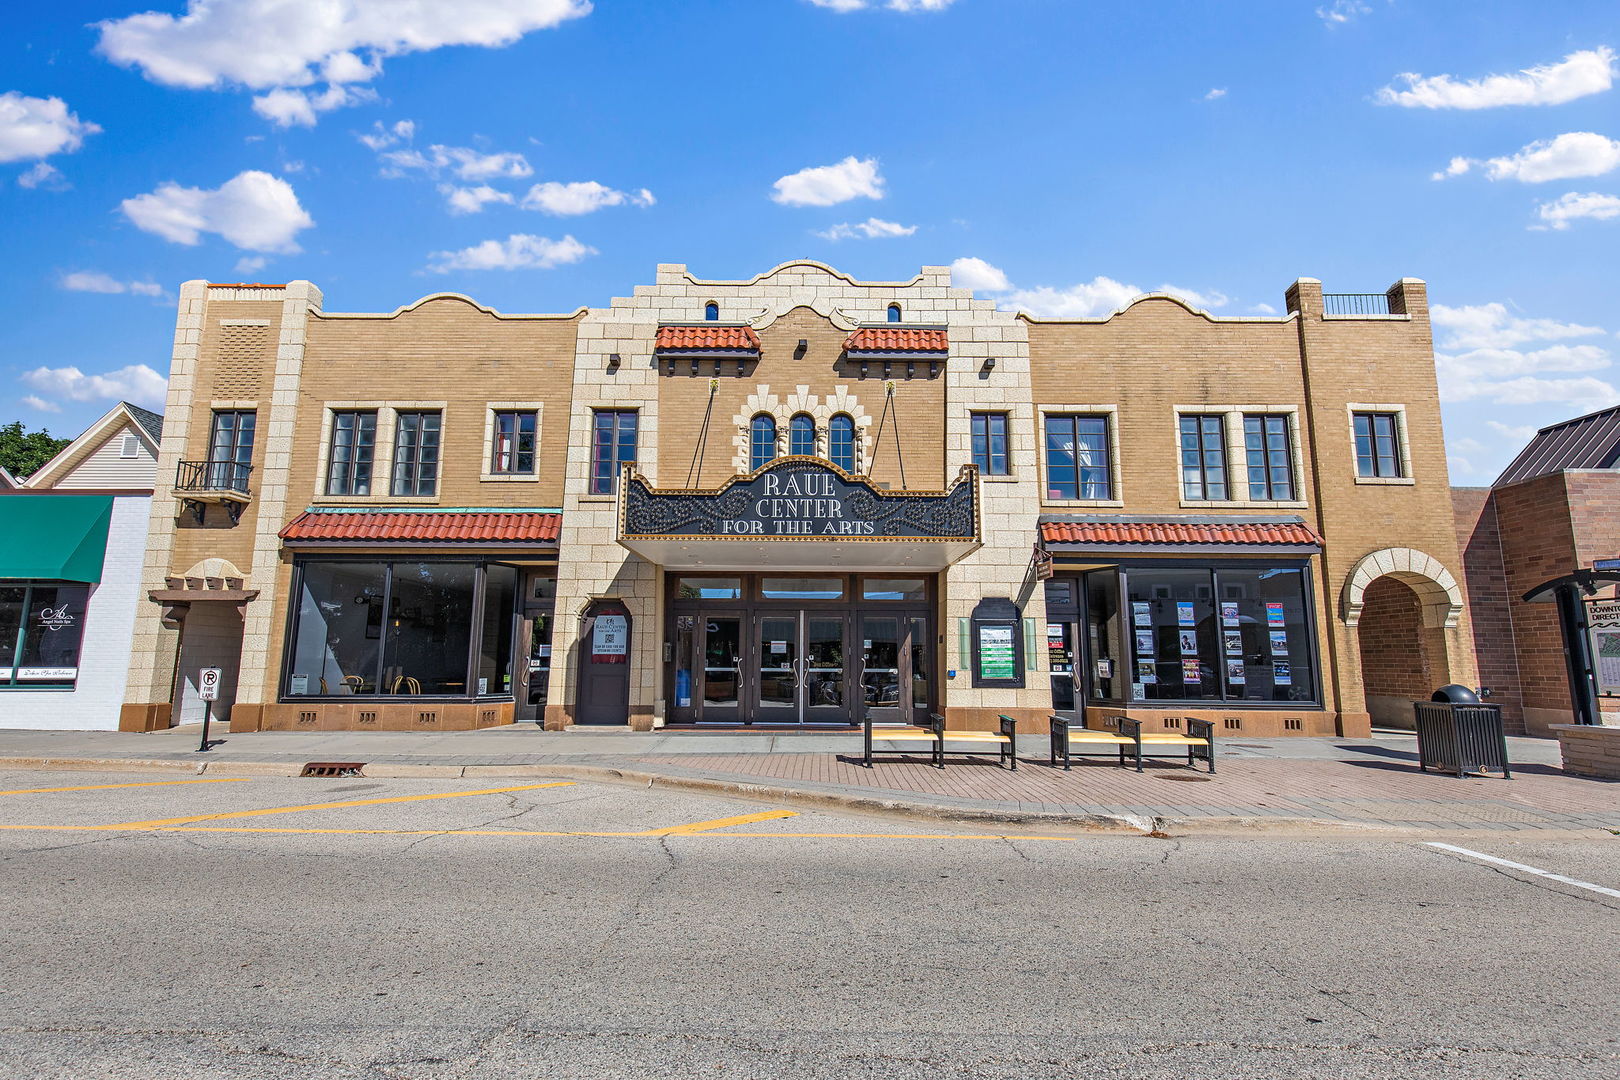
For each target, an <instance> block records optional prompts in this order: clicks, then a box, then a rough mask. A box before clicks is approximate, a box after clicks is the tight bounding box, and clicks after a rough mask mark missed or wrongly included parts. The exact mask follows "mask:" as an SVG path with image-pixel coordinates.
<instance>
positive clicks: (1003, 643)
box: [979, 626, 1018, 679]
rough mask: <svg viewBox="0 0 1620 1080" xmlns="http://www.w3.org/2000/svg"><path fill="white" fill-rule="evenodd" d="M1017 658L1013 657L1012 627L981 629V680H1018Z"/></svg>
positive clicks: (982, 627)
mask: <svg viewBox="0 0 1620 1080" xmlns="http://www.w3.org/2000/svg"><path fill="white" fill-rule="evenodd" d="M1017 677H1018V664H1017V658H1016V657H1015V656H1014V655H1013V628H1012V627H1011V626H981V627H979V678H981V679H1016V678H1017Z"/></svg>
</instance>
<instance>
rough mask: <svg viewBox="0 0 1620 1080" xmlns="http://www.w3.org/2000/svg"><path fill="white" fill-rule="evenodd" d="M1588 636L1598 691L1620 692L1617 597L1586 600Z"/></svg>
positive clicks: (1619, 632)
mask: <svg viewBox="0 0 1620 1080" xmlns="http://www.w3.org/2000/svg"><path fill="white" fill-rule="evenodd" d="M1586 626H1587V630H1586V632H1587V635H1588V636H1589V638H1590V640H1591V647H1592V666H1593V668H1594V669H1595V670H1594V671H1593V675H1594V677H1595V678H1596V680H1597V691H1598V693H1600V694H1620V600H1588V601H1587V603H1586Z"/></svg>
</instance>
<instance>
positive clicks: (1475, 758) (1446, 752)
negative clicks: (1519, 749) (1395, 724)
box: [1412, 683, 1513, 780]
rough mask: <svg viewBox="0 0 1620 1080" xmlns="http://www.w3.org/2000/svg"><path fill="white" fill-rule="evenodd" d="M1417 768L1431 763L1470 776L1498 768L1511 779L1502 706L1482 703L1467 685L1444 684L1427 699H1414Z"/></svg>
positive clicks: (1422, 768)
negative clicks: (1503, 728) (1503, 727)
mask: <svg viewBox="0 0 1620 1080" xmlns="http://www.w3.org/2000/svg"><path fill="white" fill-rule="evenodd" d="M1412 707H1413V709H1414V710H1415V711H1416V712H1417V738H1418V768H1419V769H1420V770H1422V771H1424V772H1427V771H1428V770H1429V767H1430V766H1431V765H1432V766H1434V767H1435V768H1437V769H1441V770H1444V771H1445V772H1454V773H1456V774H1457V775H1458V776H1467V775H1468V774H1469V773H1473V772H1484V771H1485V770H1487V769H1496V770H1498V771H1499V772H1501V774H1502V779H1504V780H1509V779H1512V777H1513V773H1512V772H1511V771H1510V770H1509V768H1508V756H1507V735H1506V734H1505V733H1504V732H1503V730H1502V706H1500V705H1483V704H1481V703H1480V700H1479V695H1477V694H1475V693H1474V692H1473V691H1472V690H1470V689H1468V687H1466V686H1458V685H1457V684H1455V683H1453V684H1451V685H1450V686H1442V687H1441V688H1440V689H1438V690H1436V691H1435V692H1434V693H1433V695H1431V696H1430V698H1429V700H1428V701H1415V702H1413V703H1412Z"/></svg>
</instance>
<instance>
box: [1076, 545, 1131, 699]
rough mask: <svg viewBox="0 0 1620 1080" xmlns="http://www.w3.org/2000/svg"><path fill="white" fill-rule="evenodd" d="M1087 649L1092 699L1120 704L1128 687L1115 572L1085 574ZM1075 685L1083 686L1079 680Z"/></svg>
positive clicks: (1087, 677)
mask: <svg viewBox="0 0 1620 1080" xmlns="http://www.w3.org/2000/svg"><path fill="white" fill-rule="evenodd" d="M1085 597H1086V647H1087V649H1088V650H1089V655H1090V661H1091V662H1090V664H1089V666H1088V669H1087V671H1086V673H1085V678H1086V679H1088V680H1089V685H1090V687H1091V697H1092V698H1094V699H1099V700H1102V701H1117V700H1119V698H1120V696H1121V695H1120V691H1121V690H1122V689H1123V687H1124V685H1125V675H1126V674H1127V673H1126V672H1124V671H1121V670H1120V667H1121V664H1120V661H1119V657H1118V656H1116V655H1115V654H1116V653H1117V651H1118V647H1117V646H1116V644H1115V643H1116V642H1117V641H1119V623H1120V613H1119V577H1118V576H1117V575H1115V574H1114V573H1113V571H1103V572H1101V573H1093V574H1087V575H1086V591H1085ZM1076 685H1081V684H1080V683H1079V682H1078V681H1077V682H1076Z"/></svg>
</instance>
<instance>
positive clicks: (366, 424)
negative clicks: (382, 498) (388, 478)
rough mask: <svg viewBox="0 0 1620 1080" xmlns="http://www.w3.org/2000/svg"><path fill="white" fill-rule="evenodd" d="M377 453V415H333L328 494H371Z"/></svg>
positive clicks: (339, 413)
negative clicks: (372, 474)
mask: <svg viewBox="0 0 1620 1080" xmlns="http://www.w3.org/2000/svg"><path fill="white" fill-rule="evenodd" d="M376 452H377V414H376V413H374V412H335V413H333V414H332V445H331V447H330V448H329V450H328V453H327V458H326V493H327V494H328V495H370V494H371V463H372V460H373V459H374V457H375V456H376Z"/></svg>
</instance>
